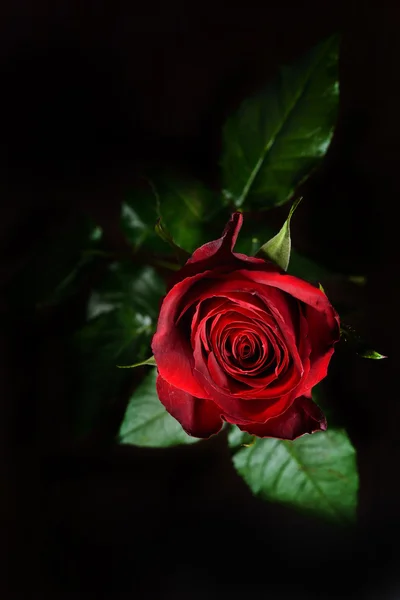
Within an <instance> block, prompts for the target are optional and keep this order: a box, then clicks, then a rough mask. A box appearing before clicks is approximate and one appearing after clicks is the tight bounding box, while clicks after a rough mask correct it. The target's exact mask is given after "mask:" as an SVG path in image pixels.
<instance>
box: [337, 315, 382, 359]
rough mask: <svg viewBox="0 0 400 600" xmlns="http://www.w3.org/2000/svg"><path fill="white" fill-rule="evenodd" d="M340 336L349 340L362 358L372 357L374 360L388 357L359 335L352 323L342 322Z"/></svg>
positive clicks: (346, 340)
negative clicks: (372, 347) (370, 345)
mask: <svg viewBox="0 0 400 600" xmlns="http://www.w3.org/2000/svg"><path fill="white" fill-rule="evenodd" d="M340 336H341V338H343V339H344V340H345V342H348V343H349V345H350V346H351V347H352V348H353V349H354V351H355V353H356V354H358V356H361V357H362V358H370V359H372V360H381V359H382V358H387V356H385V355H384V354H380V352H377V351H376V350H372V349H371V348H370V347H369V346H368V345H367V344H366V343H365V342H364V340H363V339H362V338H361V337H360V336H359V335H358V333H357V332H356V331H355V330H354V328H353V327H351V325H345V324H344V323H341V326H340Z"/></svg>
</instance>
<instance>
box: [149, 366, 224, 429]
mask: <svg viewBox="0 0 400 600" xmlns="http://www.w3.org/2000/svg"><path fill="white" fill-rule="evenodd" d="M157 394H158V397H159V399H160V401H161V402H162V404H163V405H164V406H165V408H166V409H167V411H168V412H169V413H170V414H171V415H172V416H173V417H174V418H175V419H176V420H177V421H179V423H180V424H181V425H182V427H183V429H184V430H185V431H186V433H188V434H189V435H192V436H194V437H198V438H209V437H210V436H211V435H214V434H215V433H218V432H219V431H220V430H221V427H222V424H223V423H222V419H221V410H220V409H219V408H218V406H217V405H216V404H214V403H213V402H211V401H209V400H205V399H203V398H195V397H194V396H192V395H191V394H187V393H186V392H183V391H182V390H180V389H178V388H176V387H174V386H173V385H170V384H169V383H167V382H166V381H165V379H163V378H162V377H161V376H160V375H158V377H157Z"/></svg>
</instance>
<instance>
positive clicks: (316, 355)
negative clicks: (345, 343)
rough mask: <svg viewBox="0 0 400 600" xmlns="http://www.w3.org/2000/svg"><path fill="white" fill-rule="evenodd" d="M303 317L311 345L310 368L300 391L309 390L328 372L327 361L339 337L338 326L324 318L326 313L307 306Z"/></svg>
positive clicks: (305, 391)
mask: <svg viewBox="0 0 400 600" xmlns="http://www.w3.org/2000/svg"><path fill="white" fill-rule="evenodd" d="M305 318H306V320H307V324H308V332H309V333H308V339H309V342H310V347H311V354H310V370H309V374H308V376H307V378H305V380H304V388H303V389H302V393H307V392H309V391H310V390H311V389H312V388H313V387H314V386H315V385H317V383H319V382H320V381H322V379H324V377H326V374H327V372H328V366H329V362H330V360H331V358H332V354H333V352H334V344H335V342H336V341H337V340H338V337H339V333H338V331H339V327H338V326H337V327H336V321H335V322H334V325H333V326H332V323H331V322H330V321H328V320H327V319H326V314H325V313H321V312H319V311H318V310H316V309H314V308H312V307H311V306H307V307H306V310H305Z"/></svg>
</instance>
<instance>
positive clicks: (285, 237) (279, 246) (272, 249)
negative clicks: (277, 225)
mask: <svg viewBox="0 0 400 600" xmlns="http://www.w3.org/2000/svg"><path fill="white" fill-rule="evenodd" d="M300 201H301V198H298V199H297V200H296V201H295V202H294V203H293V205H292V208H291V209H290V211H289V216H288V218H287V219H286V221H285V223H284V224H283V227H282V229H281V230H280V231H279V233H277V234H276V235H275V236H274V237H273V238H272V239H270V240H269V241H268V242H266V243H265V244H264V245H263V246H261V248H260V249H259V251H258V252H257V254H256V256H258V257H261V258H267V259H269V260H272V261H273V262H274V263H276V264H277V265H278V266H279V267H281V269H283V270H284V271H287V269H288V266H289V261H290V251H291V248H292V241H291V239H290V220H291V218H292V215H293V213H294V211H295V210H296V208H297V207H298V205H299V203H300Z"/></svg>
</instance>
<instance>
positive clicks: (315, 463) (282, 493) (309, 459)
mask: <svg viewBox="0 0 400 600" xmlns="http://www.w3.org/2000/svg"><path fill="white" fill-rule="evenodd" d="M238 432H239V433H238ZM241 434H242V432H240V431H239V430H238V429H237V428H233V429H232V430H231V432H230V434H229V445H230V446H231V447H233V448H234V449H237V447H238V445H239V444H240V443H241V439H242V437H241ZM233 462H234V465H235V468H236V470H237V471H238V473H239V475H241V476H242V477H243V479H244V480H245V481H246V483H247V484H248V486H249V487H250V489H251V490H252V492H253V493H254V494H256V495H257V496H260V497H261V498H263V499H265V500H267V501H270V502H278V503H280V504H284V505H287V506H291V507H293V508H294V509H297V510H299V511H302V512H305V513H310V514H311V515H315V516H318V517H321V518H323V519H327V520H330V521H336V522H338V523H342V524H346V523H351V522H352V521H354V519H355V515H356V507H357V490H358V474H357V465H356V454H355V450H354V448H353V446H352V444H351V442H350V440H349V438H348V436H347V434H346V432H345V431H344V430H343V429H336V430H335V429H330V430H328V431H326V432H318V433H314V434H312V435H304V436H302V437H301V438H298V439H297V440H295V441H294V442H290V441H284V440H277V439H272V438H265V439H257V441H256V442H255V443H254V444H253V445H252V446H250V447H248V448H240V449H238V450H237V451H236V453H235V454H234V456H233Z"/></svg>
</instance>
